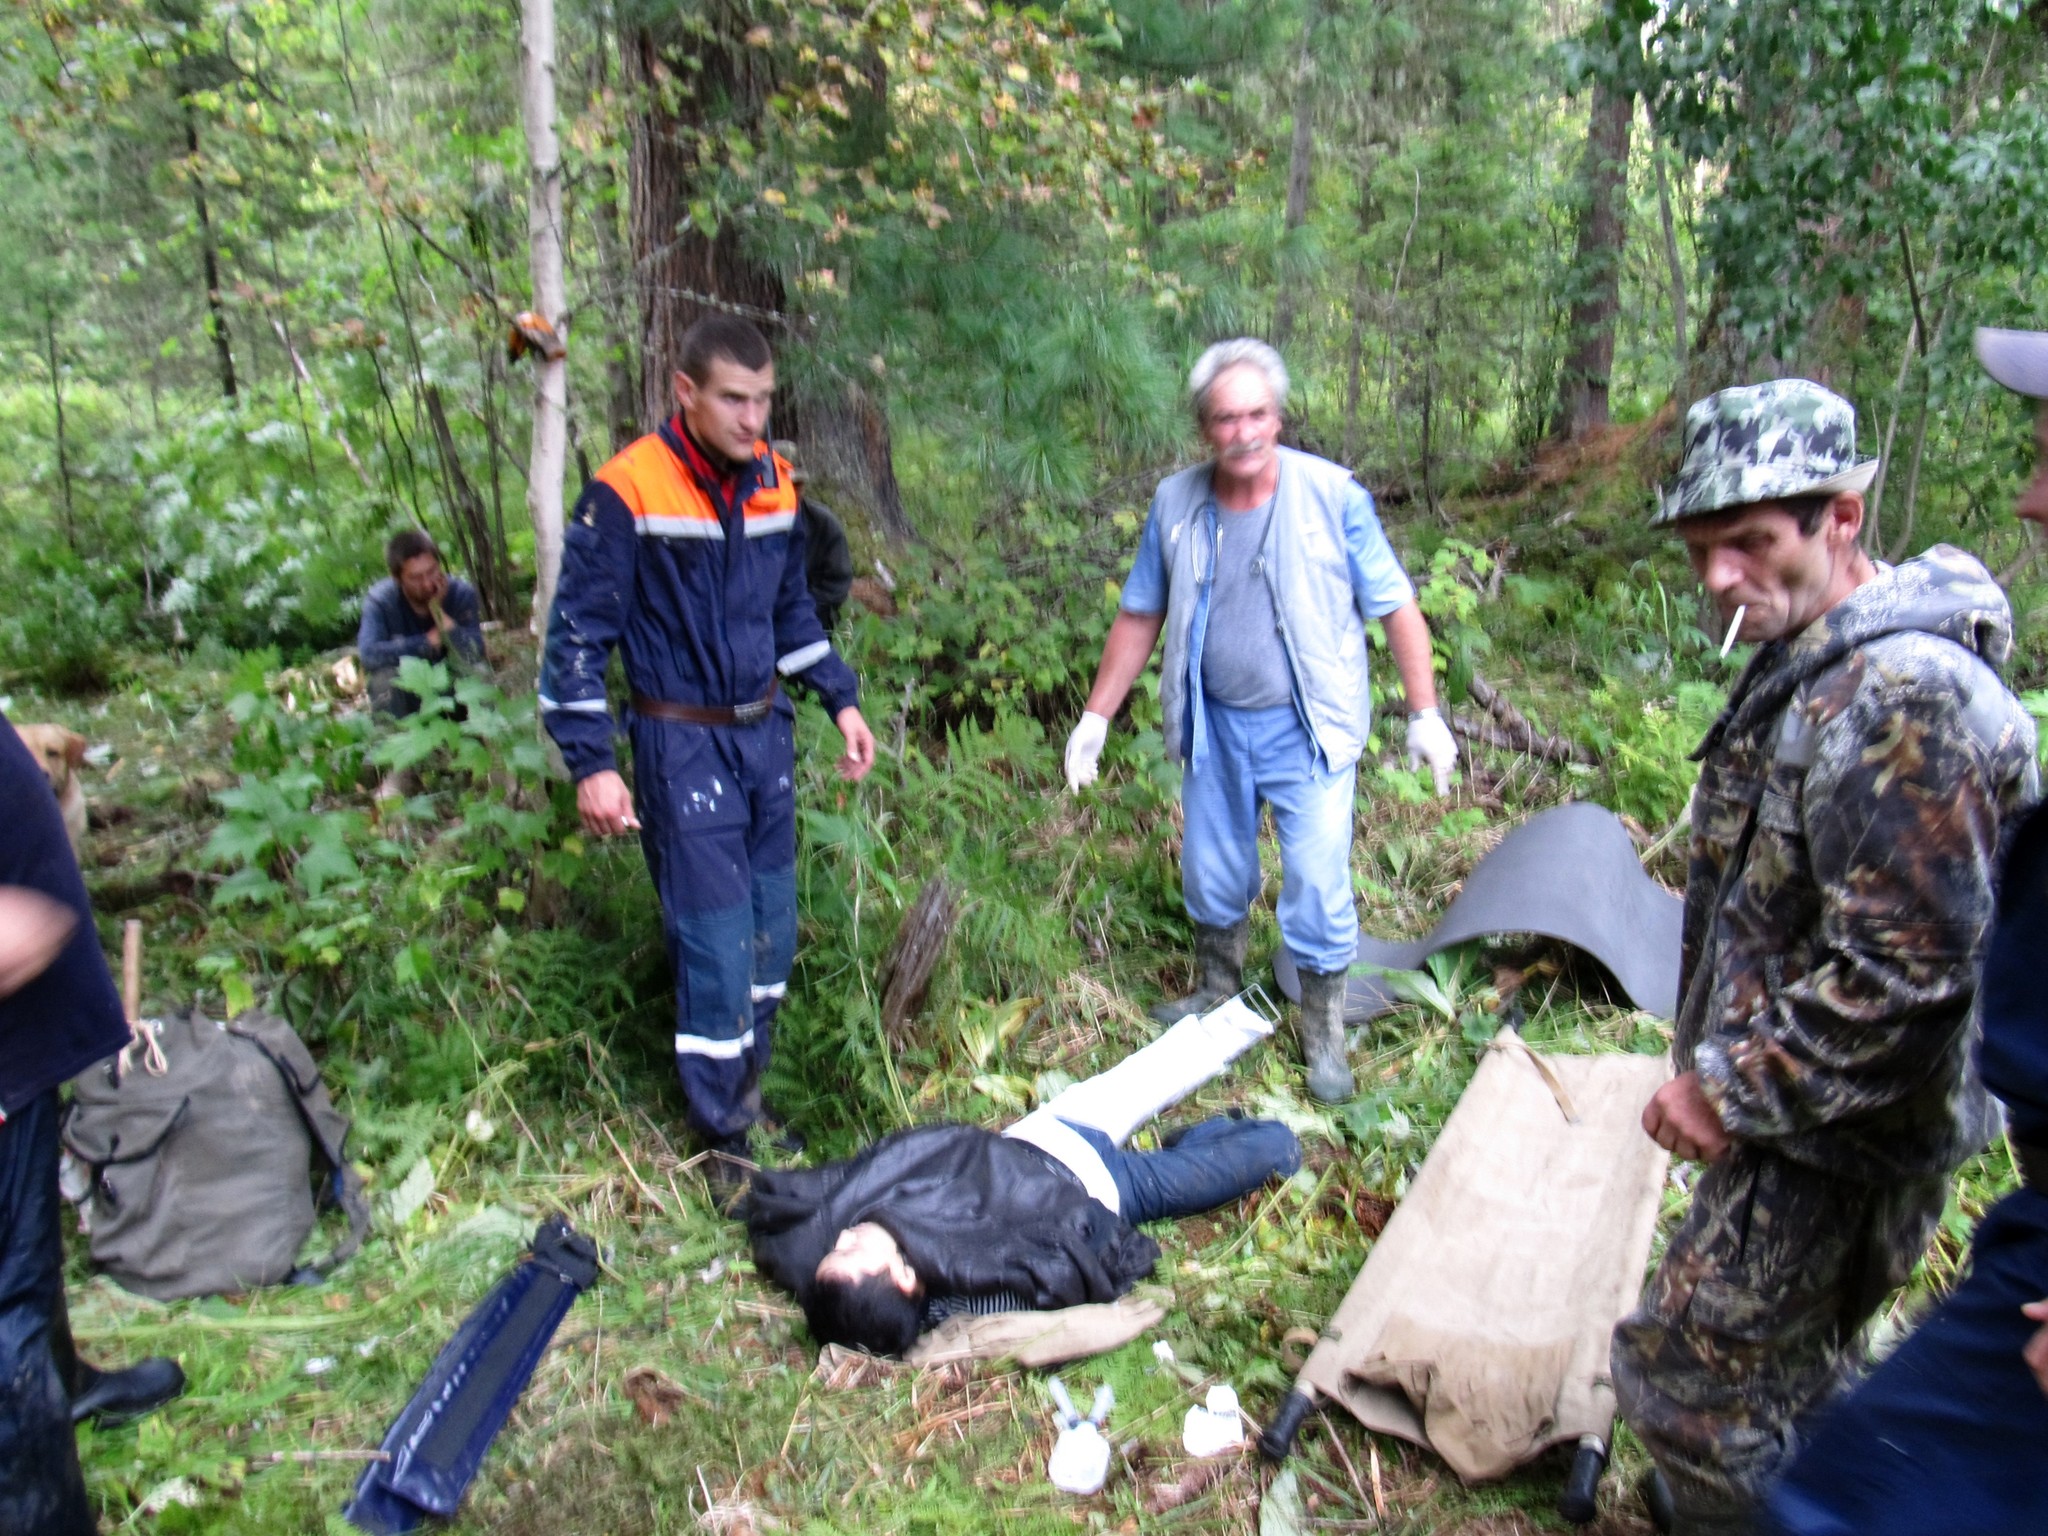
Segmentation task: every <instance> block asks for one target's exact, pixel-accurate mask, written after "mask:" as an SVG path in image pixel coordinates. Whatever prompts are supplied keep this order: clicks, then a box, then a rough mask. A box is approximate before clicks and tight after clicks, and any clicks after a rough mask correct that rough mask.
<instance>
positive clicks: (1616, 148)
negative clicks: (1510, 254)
mask: <svg viewBox="0 0 2048 1536" xmlns="http://www.w3.org/2000/svg"><path fill="white" fill-rule="evenodd" d="M1635 113H1636V99H1635V93H1634V92H1633V91H1628V90H1622V89H1619V88H1617V87H1615V86H1613V85H1611V84H1610V83H1609V82H1607V81H1606V80H1602V81H1600V82H1599V83H1598V84H1596V85H1595V86H1594V88H1593V110H1592V112H1591V114H1590V116H1589V119H1588V122H1587V125H1586V159H1585V166H1584V170H1583V171H1582V173H1581V174H1582V177H1583V184H1584V202H1583V203H1581V205H1580V208H1579V233H1578V245H1577V249H1576V250H1575V252H1574V253H1573V257H1572V313H1571V330H1570V341H1569V347H1570V350H1569V351H1568V352H1567V353H1566V354H1565V360H1564V367H1563V369H1562V371H1561V372H1560V373H1559V375H1558V386H1557V410H1556V413H1555V415H1554V416H1553V417H1552V418H1551V435H1552V436H1554V437H1559V438H1564V439H1567V440H1569V439H1572V438H1577V437H1581V436H1583V435H1584V434H1585V433H1587V432H1589V431H1591V430H1592V429H1593V428H1595V427H1604V426H1606V425H1607V422H1608V409H1607V405H1608V402H1607V392H1608V382H1609V376H1610V375H1611V374H1612V373H1613V371H1614V322H1615V319H1616V316H1617V315H1618V314H1619V313H1620V310H1621V248H1622V241H1623V239H1624V238H1625V236H1626V233H1627V231H1626V227H1625V223H1624V219H1623V215H1624V213H1625V212H1626V210H1627V207H1628V144H1629V132H1630V130H1631V129H1632V128H1633V127H1634V125H1635Z"/></svg>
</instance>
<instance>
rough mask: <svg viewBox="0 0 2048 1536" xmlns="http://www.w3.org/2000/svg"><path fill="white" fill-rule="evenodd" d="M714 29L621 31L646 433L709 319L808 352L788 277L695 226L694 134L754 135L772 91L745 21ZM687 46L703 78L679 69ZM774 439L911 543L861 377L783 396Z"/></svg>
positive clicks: (733, 237)
mask: <svg viewBox="0 0 2048 1536" xmlns="http://www.w3.org/2000/svg"><path fill="white" fill-rule="evenodd" d="M707 21H708V22H709V24H710V26H711V28H712V33H711V35H708V36H707V35H703V34H696V33H693V34H692V35H691V36H690V37H689V38H688V39H687V42H685V41H684V40H683V39H682V38H681V37H680V34H677V33H674V32H673V31H671V30H668V29H658V28H654V27H645V26H643V27H631V28H625V29H622V30H621V32H620V34H619V61H620V66H621V74H622V76H623V78H624V82H625V84H626V86H627V88H628V89H629V90H630V91H632V92H633V93H634V94H635V95H636V96H637V97H638V98H639V99H640V100H641V101H643V102H644V103H645V107H644V109H643V111H642V112H641V113H640V114H639V115H637V116H636V117H635V118H634V120H633V128H632V138H631V141H630V142H629V144H628V146H627V156H626V167H627V179H628V186H627V201H628V205H629V215H630V216H629V219H628V235H629V239H630V243H631V246H632V256H633V271H634V277H635V291H636V296H637V298H638V300H639V309H640V338H639V340H640V346H639V351H640V417H641V420H642V422H643V423H645V424H646V425H647V426H648V427H652V426H653V425H654V424H655V423H657V422H660V421H665V420H667V419H668V417H669V416H671V415H673V414H674V412H675V386H674V382H673V380H674V376H675V371H676V362H677V357H678V352H679V343H680V342H681V339H682V335H683V332H684V331H686V330H688V329H689V328H690V326H691V324H692V323H693V322H694V321H695V320H696V319H697V318H698V316H700V315H702V314H704V313H706V312H707V311H709V310H723V311H725V312H727V313H730V314H738V315H742V316H745V317H746V318H747V319H750V320H752V321H753V322H754V323H755V324H756V325H758V326H760V327H761V329H762V331H763V332H764V333H765V334H766V335H767V337H768V340H769V342H770V343H771V344H772V345H774V346H775V347H776V348H777V349H778V350H784V351H786V350H787V349H788V348H790V347H791V346H798V345H802V344H803V338H802V337H800V336H797V335H795V334H793V333H792V331H791V329H790V327H789V322H788V319H787V317H786V316H785V315H784V314H783V303H784V294H783V286H782V279H781V278H780V276H778V275H777V274H776V272H775V271H774V270H773V269H771V268H769V267H767V266H765V265H763V264H761V263H760V262H757V261H756V260H754V259H753V257H752V256H751V255H750V254H749V253H748V252H747V250H746V248H745V245H744V243H743V241H742V231H741V230H740V228H739V227H738V226H737V225H736V224H734V223H732V222H731V221H727V222H726V223H724V224H721V225H720V226H719V230H718V233H717V234H716V235H715V236H711V237H709V238H707V237H706V236H705V235H704V233H703V231H701V230H699V229H697V228H695V227H694V226H692V225H691V224H690V223H689V221H688V216H687V215H688V209H689V206H690V202H691V199H692V197H693V195H694V194H695V193H696V191H697V177H698V173H699V167H698V164H697V158H696V153H695V150H694V148H693V147H692V139H693V137H694V135H695V134H696V133H697V132H698V131H699V130H701V129H703V128H706V127H710V126H715V127H719V128H736V129H737V130H738V131H740V132H742V133H748V134H752V133H754V132H756V131H757V129H758V127H759V124H760V122H761V117H762V113H763V103H764V102H765V100H766V98H767V95H768V92H769V91H770V90H771V89H772V88H773V85H774V82H773V81H772V80H771V79H769V78H768V75H767V73H766V70H767V65H766V62H765V56H764V54H763V51H762V50H760V49H757V48H749V47H747V46H746V44H745V43H744V42H743V41H741V38H742V36H743V34H744V32H745V29H746V27H747V25H748V24H749V23H748V21H747V19H746V17H745V16H744V15H742V14H740V13H738V12H735V11H731V10H724V9H717V8H714V9H713V10H712V11H711V12H709V13H708V15H707ZM685 49H687V52H688V55H689V58H690V59H691V60H692V61H693V62H694V65H695V67H694V68H685V67H684V66H683V65H682V64H681V63H680V62H673V63H672V62H671V60H677V61H680V60H681V58H682V57H683V53H684V50H685ZM685 83H687V86H688V89H687V90H684V89H682V86H683V85H684V84H685ZM786 374H787V370H785V376H786ZM774 430H775V431H776V433H777V434H778V435H782V436H789V437H795V438H797V439H798V440H799V442H800V443H801V444H802V447H803V451H804V453H805V455H806V456H807V457H808V458H809V459H810V461H811V464H810V467H811V468H812V469H814V470H815V471H816V472H817V474H818V475H819V476H820V477H821V478H822V479H825V480H828V481H830V482H831V483H832V485H833V487H834V488H835V489H837V490H840V491H844V492H846V493H848V494H849V495H850V496H852V497H853V498H854V499H855V500H856V501H858V502H859V503H860V504H861V507H862V509H863V510H864V511H865V512H866V513H867V514H868V516H869V518H870V519H871V520H872V521H873V524H874V526H875V528H876V529H877V530H878V531H879V532H881V533H882V534H883V535H884V536H885V537H887V538H889V539H892V540H902V539H907V538H910V537H913V536H914V530H913V529H912V527H911V525H910V522H909V519H908V518H907V517H906V516H905V515H904V510H903V496H902V492H901V491H900V489H899V488H898V486H897V483H896V470H895V465H894V460H893V454H892V447H891V440H890V433H889V417H888V413H887V410H886V408H885V407H884V405H883V403H882V402H881V401H880V400H879V399H878V398H876V396H875V395H874V394H872V393H870V392H869V391H868V390H867V389H866V388H865V387H864V386H863V384H862V383H861V381H860V380H859V379H857V378H856V379H844V378H832V377H829V376H824V377H817V378H816V382H815V383H813V384H811V385H810V386H809V387H808V388H804V389H795V388H789V387H785V388H784V389H782V390H780V391H778V394H777V398H776V418H775V423H774Z"/></svg>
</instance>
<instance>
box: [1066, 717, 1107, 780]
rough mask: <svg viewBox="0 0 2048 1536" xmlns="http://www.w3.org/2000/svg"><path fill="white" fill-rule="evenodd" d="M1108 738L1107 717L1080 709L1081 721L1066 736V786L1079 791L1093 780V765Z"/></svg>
mask: <svg viewBox="0 0 2048 1536" xmlns="http://www.w3.org/2000/svg"><path fill="white" fill-rule="evenodd" d="M1108 740H1109V717H1108V716H1107V715H1098V714H1096V713H1095V711H1094V710H1092V709H1084V710H1083V711H1081V723H1080V724H1079V725H1077V726H1075V727H1074V734H1073V735H1071V736H1069V737H1068V738H1067V788H1069V789H1071V790H1072V791H1073V792H1074V793H1075V794H1077V795H1078V794H1079V793H1081V791H1082V790H1084V789H1086V788H1087V787H1088V786H1089V785H1090V784H1093V783H1094V782H1095V765H1096V763H1097V762H1098V761H1099V760H1100V759H1101V757H1102V744H1103V743H1104V742H1106V741H1108Z"/></svg>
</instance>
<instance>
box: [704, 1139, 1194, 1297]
mask: <svg viewBox="0 0 2048 1536" xmlns="http://www.w3.org/2000/svg"><path fill="white" fill-rule="evenodd" d="M740 1217H741V1219H742V1220H743V1221H745V1222H746V1225H747V1233H748V1236H749V1237H750V1238H751V1239H752V1242H753V1247H754V1262H755V1264H756V1265H758V1266H759V1267H760V1270H761V1273H762V1274H764V1275H766V1276H767V1277H768V1278H769V1279H771V1280H773V1281H774V1282H775V1283H776V1284H777V1285H779V1286H781V1287H782V1288H783V1289H784V1290H786V1291H788V1292H790V1293H791V1294H793V1295H796V1296H798V1297H801V1296H802V1295H803V1294H804V1293H805V1291H806V1290H807V1289H808V1287H809V1285H810V1283H811V1279H812V1277H813V1276H814V1275H815V1274H816V1273H817V1268H818V1260H820V1259H821V1258H823V1257H824V1256H825V1255H826V1253H828V1252H829V1251H830V1250H831V1248H832V1244H833V1242H834V1241H835V1240H836V1239H837V1238H838V1236H839V1234H840V1232H841V1231H843V1230H844V1229H845V1228H847V1227H851V1226H854V1225H856V1224H858V1223H860V1222H863V1221H872V1222H874V1223H875V1224H876V1225H878V1226H880V1227H882V1228H883V1229H884V1230H885V1231H887V1232H888V1233H889V1235H890V1236H892V1237H894V1238H895V1239H896V1241H897V1243H898V1245H899V1246H901V1248H902V1249H903V1254H904V1257H905V1258H907V1259H908V1260H909V1261H910V1266H911V1268H912V1269H914V1270H916V1271H917V1276H918V1278H919V1279H920V1280H921V1281H923V1282H924V1285H925V1288H926V1290H927V1291H928V1292H929V1293H931V1294H934V1295H958V1296H979V1295H986V1294H989V1293H990V1292H996V1291H1007V1292H1012V1293H1014V1294H1016V1295H1018V1296H1021V1297H1026V1298H1029V1301H1030V1304H1031V1305H1032V1306H1034V1307H1037V1308H1040V1309H1049V1308H1054V1307H1070V1306H1076V1305H1078V1304H1080V1303H1082V1302H1094V1301H1114V1300H1115V1299H1116V1298H1117V1297H1119V1296H1121V1295H1123V1294H1124V1293H1125V1292H1126V1291H1128V1290H1130V1288H1131V1287H1132V1286H1134V1285H1136V1284H1137V1283H1138V1281H1140V1280H1142V1279H1143V1278H1144V1277H1145V1276H1147V1275H1149V1274H1150V1273H1151V1272H1152V1266H1153V1265H1154V1264H1156V1263H1157V1262H1158V1261H1159V1245H1158V1244H1157V1243H1155V1242H1153V1241H1152V1239H1151V1238H1149V1237H1147V1236H1145V1235H1144V1234H1143V1233H1142V1232H1139V1231H1138V1230H1137V1229H1136V1228H1134V1227H1132V1226H1131V1225H1130V1224H1129V1223H1128V1222H1126V1221H1124V1220H1123V1218H1122V1217H1120V1216H1117V1215H1116V1214H1115V1213H1113V1212H1112V1211H1111V1210H1110V1209H1109V1207H1107V1206H1105V1205H1104V1204H1102V1202H1101V1201H1099V1200H1096V1199H1094V1198H1093V1197H1091V1196H1090V1195H1089V1194H1088V1192H1087V1191H1086V1190H1084V1189H1082V1187H1081V1184H1080V1181H1079V1180H1077V1179H1076V1178H1074V1176H1073V1175H1072V1174H1070V1173H1068V1172H1067V1171H1066V1170H1065V1169H1064V1168H1062V1167H1060V1166H1059V1165H1058V1164H1057V1163H1055V1162H1054V1161H1053V1160H1052V1159H1051V1158H1049V1157H1047V1156H1046V1155H1045V1154H1044V1153H1043V1152H1041V1151H1039V1150H1038V1149H1037V1148H1036V1147H1033V1146H1030V1145H1028V1144H1027V1143H1024V1142H1020V1141H1011V1140H1008V1139H1006V1138H1004V1137H1001V1136H998V1135H996V1134H994V1133H993V1132H991V1131H984V1130H982V1129H980V1128H979V1127H978V1126H972V1125H926V1126H917V1127H914V1128H913V1129H911V1130H907V1131H897V1132H895V1133H894V1134H893V1135H890V1136H885V1137H883V1138H882V1139H881V1140H880V1141H878V1142H876V1143H875V1144H874V1145H873V1146H871V1147H869V1148H868V1149H867V1150H866V1151H865V1152H862V1153H860V1154H859V1155H858V1156H856V1157H851V1158H848V1159H847V1160H846V1161H844V1162H838V1163H828V1164H826V1165H825V1166H824V1167H822V1168H787V1169H768V1170H764V1171H763V1172H761V1173H758V1174H756V1175H755V1176H754V1182H753V1188H752V1191H751V1193H750V1194H749V1195H748V1197H747V1200H746V1203H745V1204H744V1206H743V1207H742V1208H741V1211H740Z"/></svg>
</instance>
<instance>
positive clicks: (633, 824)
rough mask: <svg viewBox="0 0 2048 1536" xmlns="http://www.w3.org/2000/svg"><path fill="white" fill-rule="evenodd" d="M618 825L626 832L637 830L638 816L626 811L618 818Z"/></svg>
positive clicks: (638, 827) (638, 828)
mask: <svg viewBox="0 0 2048 1536" xmlns="http://www.w3.org/2000/svg"><path fill="white" fill-rule="evenodd" d="M619 825H620V826H621V827H622V828H624V829H625V830H626V831H628V832H638V831H639V830H640V818H639V817H638V816H635V815H634V814H633V813H632V812H631V811H628V812H626V814H625V815H623V816H621V817H620V818H619Z"/></svg>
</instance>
